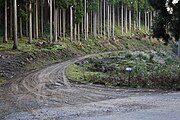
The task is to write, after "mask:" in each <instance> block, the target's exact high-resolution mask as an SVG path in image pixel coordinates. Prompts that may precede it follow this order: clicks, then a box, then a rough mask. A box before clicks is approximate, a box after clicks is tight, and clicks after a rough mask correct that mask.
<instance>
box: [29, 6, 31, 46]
mask: <svg viewBox="0 0 180 120" xmlns="http://www.w3.org/2000/svg"><path fill="white" fill-rule="evenodd" d="M29 10H30V11H32V4H31V3H29ZM29 43H30V44H31V43H32V12H30V14H29Z"/></svg>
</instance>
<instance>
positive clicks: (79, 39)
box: [78, 23, 80, 41]
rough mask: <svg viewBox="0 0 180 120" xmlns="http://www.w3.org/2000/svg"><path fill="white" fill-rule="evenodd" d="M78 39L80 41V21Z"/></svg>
mask: <svg viewBox="0 0 180 120" xmlns="http://www.w3.org/2000/svg"><path fill="white" fill-rule="evenodd" d="M78 41H80V24H79V23H78Z"/></svg>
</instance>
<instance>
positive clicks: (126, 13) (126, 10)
mask: <svg viewBox="0 0 180 120" xmlns="http://www.w3.org/2000/svg"><path fill="white" fill-rule="evenodd" d="M125 31H126V33H127V32H128V9H127V6H126V7H125Z"/></svg>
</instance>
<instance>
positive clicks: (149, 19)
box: [147, 11, 150, 31]
mask: <svg viewBox="0 0 180 120" xmlns="http://www.w3.org/2000/svg"><path fill="white" fill-rule="evenodd" d="M147 15H148V21H147V22H148V24H147V26H148V31H149V30H150V13H149V11H148V14H147Z"/></svg>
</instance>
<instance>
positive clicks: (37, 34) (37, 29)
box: [36, 0, 39, 39]
mask: <svg viewBox="0 0 180 120" xmlns="http://www.w3.org/2000/svg"><path fill="white" fill-rule="evenodd" d="M38 6H39V5H38V0H36V38H37V39H38V38H39V27H38V26H39V22H38V20H39V18H38V11H39V10H38Z"/></svg>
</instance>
